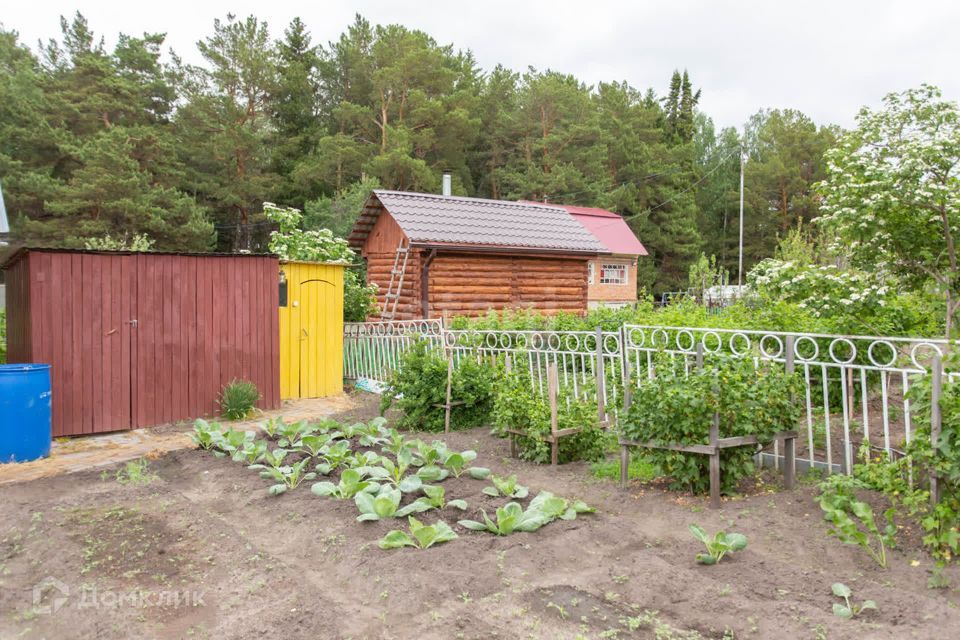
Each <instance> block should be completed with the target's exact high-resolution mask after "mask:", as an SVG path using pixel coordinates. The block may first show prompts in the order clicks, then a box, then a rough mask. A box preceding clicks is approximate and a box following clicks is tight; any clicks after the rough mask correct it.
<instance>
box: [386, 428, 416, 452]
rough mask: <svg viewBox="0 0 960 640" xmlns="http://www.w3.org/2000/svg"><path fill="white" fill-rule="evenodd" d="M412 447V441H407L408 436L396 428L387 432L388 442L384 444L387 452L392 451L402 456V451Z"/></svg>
mask: <svg viewBox="0 0 960 640" xmlns="http://www.w3.org/2000/svg"><path fill="white" fill-rule="evenodd" d="M409 448H410V443H409V442H407V440H406V438H404V437H403V435H401V434H400V432H399V431H397V430H396V429H390V430H389V431H388V432H387V442H386V444H384V445H383V451H385V452H387V453H392V454H393V455H394V456H396V457H398V458H399V457H400V453H401V452H402V451H407V450H409Z"/></svg>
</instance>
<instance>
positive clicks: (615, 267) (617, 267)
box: [600, 262, 630, 285]
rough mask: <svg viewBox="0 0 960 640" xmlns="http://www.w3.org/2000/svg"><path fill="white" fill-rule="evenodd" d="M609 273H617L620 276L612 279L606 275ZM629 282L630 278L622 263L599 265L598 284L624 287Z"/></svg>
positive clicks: (625, 266)
mask: <svg viewBox="0 0 960 640" xmlns="http://www.w3.org/2000/svg"><path fill="white" fill-rule="evenodd" d="M610 271H615V272H619V273H621V274H622V276H621V277H618V278H616V279H612V278H610V277H609V276H608V275H607V273H609V272H610ZM629 281H630V276H629V273H628V271H627V265H625V264H623V263H622V262H621V263H617V262H608V263H604V264H601V265H600V284H612V285H625V284H627V283H628V282H629Z"/></svg>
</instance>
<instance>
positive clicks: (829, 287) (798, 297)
mask: <svg viewBox="0 0 960 640" xmlns="http://www.w3.org/2000/svg"><path fill="white" fill-rule="evenodd" d="M747 283H748V284H749V285H750V287H751V288H752V289H753V290H754V291H756V292H757V293H759V294H760V295H761V296H762V297H765V298H767V299H770V300H784V301H786V302H792V303H794V304H796V305H797V306H799V307H800V308H802V309H806V310H807V311H808V312H809V313H810V314H811V315H812V316H813V317H815V318H833V317H839V316H868V315H870V316H872V315H875V314H876V312H877V310H878V307H884V306H886V305H887V304H888V302H889V301H890V299H891V298H892V297H894V296H895V295H896V292H895V291H894V289H893V288H892V287H891V286H890V284H889V283H888V282H886V281H885V280H884V278H883V277H882V276H881V275H879V274H877V273H868V272H865V271H856V270H843V269H838V268H837V267H835V266H833V265H817V264H802V263H800V262H796V261H792V260H787V261H784V260H776V259H773V258H768V259H767V260H764V261H762V262H760V263H759V264H757V265H756V266H755V267H754V268H753V269H752V270H751V271H750V273H748V274H747Z"/></svg>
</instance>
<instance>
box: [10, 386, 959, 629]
mask: <svg viewBox="0 0 960 640" xmlns="http://www.w3.org/2000/svg"><path fill="white" fill-rule="evenodd" d="M376 400H377V399H376V398H375V397H373V398H368V399H366V401H365V402H364V403H363V404H362V406H361V407H359V408H357V409H354V410H352V411H350V412H349V414H345V415H343V416H340V417H339V418H340V419H343V420H350V421H352V420H353V419H361V418H368V417H370V416H372V415H375V408H376ZM423 437H424V438H425V439H428V440H429V439H433V438H435V437H439V438H441V439H444V440H446V441H447V442H448V444H449V445H450V447H451V448H453V449H467V448H471V449H475V450H477V451H478V453H479V457H478V459H477V461H476V464H478V465H481V466H487V467H491V468H492V469H493V471H494V473H499V474H509V473H516V474H517V475H518V476H519V478H520V481H521V483H522V484H524V485H526V486H528V487H530V489H531V496H533V495H535V494H536V492H537V491H538V490H550V491H552V492H554V493H557V494H560V495H563V496H565V497H571V498H572V497H578V498H582V499H584V500H585V501H587V502H588V503H589V504H591V505H592V506H595V507H596V508H597V513H596V514H594V515H581V516H579V517H578V518H577V519H576V520H575V521H572V522H567V521H557V522H554V523H551V524H549V525H547V526H546V527H544V528H543V529H541V530H539V531H537V532H534V533H529V534H527V533H519V534H514V535H511V536H507V537H502V538H498V537H494V536H492V535H489V534H486V533H474V532H469V531H467V530H465V529H463V528H462V527H460V526H458V525H456V524H455V522H456V520H458V519H461V518H463V517H476V516H477V515H478V514H479V512H478V509H480V508H485V509H487V510H488V511H492V510H493V509H495V508H496V506H498V505H501V504H503V503H504V502H505V500H503V499H496V498H491V497H489V496H486V495H484V494H482V493H481V490H482V489H483V487H484V486H485V485H486V483H484V482H480V481H476V480H472V479H468V478H466V477H463V478H460V479H455V478H450V479H448V480H447V481H446V482H444V487H445V488H446V493H447V498H448V499H451V498H464V499H466V501H467V502H468V504H469V508H468V510H467V512H466V514H464V513H462V512H460V511H457V510H455V509H450V508H448V509H446V510H444V511H443V512H441V513H440V514H439V517H442V518H443V519H444V520H446V521H447V522H448V523H450V524H451V525H453V527H454V529H455V530H456V531H457V533H458V534H460V539H458V540H454V541H452V542H450V543H447V544H443V545H440V546H437V547H435V548H431V549H429V550H426V551H418V550H414V549H402V550H393V551H382V550H380V549H379V548H378V547H377V540H378V539H379V538H380V537H381V536H382V535H383V534H384V533H386V532H387V531H388V530H389V529H392V528H397V527H399V526H400V525H402V524H404V523H402V522H401V521H399V520H390V521H386V522H373V523H358V522H356V521H355V517H356V515H357V510H356V507H355V506H354V504H353V502H352V501H336V500H331V499H327V498H319V497H317V496H314V495H313V494H312V493H311V492H310V490H309V486H308V485H309V483H308V484H307V485H304V486H302V487H300V488H298V489H296V490H294V491H292V492H290V493H287V494H285V495H282V496H279V497H271V496H269V495H267V491H266V487H267V486H268V481H266V480H263V479H261V478H260V477H258V475H257V473H256V472H253V471H249V470H247V469H246V468H245V467H244V465H242V464H238V463H235V462H231V461H230V460H229V459H227V458H215V457H214V456H213V455H211V454H210V453H207V452H202V451H196V450H185V451H179V452H174V453H168V454H166V455H163V456H161V457H159V458H157V459H155V460H153V461H151V463H150V465H149V467H148V473H149V474H153V475H154V476H155V477H154V478H153V479H152V480H151V481H150V482H149V483H147V484H140V485H136V484H131V483H127V484H121V483H119V482H117V481H116V480H115V478H114V475H113V471H115V470H110V472H109V473H104V472H101V471H99V470H98V471H95V472H94V471H91V472H82V473H77V474H73V475H70V476H61V477H54V478H45V479H40V480H35V481H31V482H24V483H18V484H14V485H9V486H6V487H4V488H3V489H2V491H3V500H2V502H0V612H2V613H0V638H14V637H23V638H67V637H96V638H130V637H142V638H183V637H190V638H218V639H219V638H237V639H241V638H243V639H247V638H250V639H252V638H265V637H281V636H282V637H284V638H290V639H296V638H305V639H306V638H310V639H314V638H331V639H334V638H335V639H341V638H342V639H346V638H353V639H355V640H359V639H362V638H369V639H383V640H388V639H393V638H401V639H402V638H416V639H418V640H421V639H432V638H438V639H440V638H442V639H449V638H476V639H484V640H488V639H491V638H550V639H553V638H558V639H559V638H570V639H574V638H653V637H654V636H655V634H658V635H656V637H657V638H669V637H676V638H687V637H698V636H697V635H696V634H699V636H700V637H705V638H722V637H724V633H725V632H726V633H728V634H729V635H728V637H730V636H732V637H736V638H817V637H829V638H831V639H834V638H952V637H960V611H958V608H957V607H958V605H960V591H958V590H957V588H956V587H958V586H960V575H958V573H957V571H956V568H951V569H950V570H949V571H948V576H949V578H950V581H951V588H947V589H937V590H931V589H928V588H927V579H928V577H929V575H930V574H929V572H930V570H931V569H932V567H933V563H932V561H931V560H930V559H929V558H928V557H927V556H925V555H924V553H923V552H922V550H921V549H920V548H919V545H918V543H917V542H916V536H915V535H909V536H906V540H905V543H906V544H905V546H903V547H902V548H900V549H897V550H895V551H893V552H892V554H891V555H892V558H891V562H890V568H889V569H887V570H883V569H880V568H879V567H877V566H876V565H875V564H874V563H873V562H872V561H871V560H870V559H869V558H868V557H867V556H866V554H865V553H864V552H862V551H861V550H860V549H858V548H856V547H852V546H847V545H844V544H842V543H840V542H839V541H837V540H835V539H833V538H830V537H828V536H827V534H826V526H825V524H824V522H823V520H822V517H821V514H820V509H819V507H818V506H817V504H816V502H815V501H814V490H813V488H812V487H811V486H809V485H801V486H800V488H798V489H797V490H795V491H792V492H782V491H779V490H777V489H776V488H775V487H773V486H771V485H765V484H759V485H756V486H754V487H752V488H751V495H749V496H746V497H740V498H736V499H730V500H725V501H724V506H723V508H722V509H721V510H719V511H713V510H710V509H708V508H707V506H706V501H705V500H704V499H702V498H700V497H694V496H689V495H683V494H678V493H672V492H668V491H665V490H663V489H662V488H661V487H660V486H659V485H657V484H647V485H640V484H634V485H633V486H631V488H630V489H629V490H627V491H621V490H619V489H618V487H617V485H616V484H615V483H614V482H610V481H605V480H596V479H593V478H592V476H591V474H590V470H589V466H588V465H586V464H582V463H575V464H569V465H563V466H561V467H559V468H551V467H549V466H537V465H532V464H529V463H526V462H522V461H518V460H513V459H510V458H509V457H508V452H509V444H508V443H507V442H506V441H504V440H499V439H496V438H494V437H492V436H490V435H489V433H488V430H487V429H474V430H471V431H467V432H461V433H455V434H451V435H449V436H448V437H446V438H444V437H443V435H442V434H439V435H436V434H426V435H425V436H423ZM528 500H529V499H527V500H524V501H522V502H523V503H524V504H526V503H527V501H528ZM421 517H422V519H423V520H424V521H426V522H433V521H434V520H436V519H437V518H438V514H437V513H436V512H429V513H425V514H421ZM694 522H695V523H698V524H700V525H702V526H703V527H704V528H706V529H707V530H708V531H710V532H713V531H715V530H717V529H720V528H726V529H727V530H732V531H738V532H741V533H744V534H746V535H747V536H748V538H749V546H748V548H747V549H746V550H745V551H743V552H740V553H737V554H734V555H732V556H728V557H727V558H725V559H724V560H723V562H721V563H720V564H719V565H717V566H713V567H706V566H700V565H697V564H696V563H695V562H694V555H695V554H696V553H698V552H699V551H701V549H700V548H698V546H697V545H698V544H699V543H697V542H696V541H695V540H694V539H693V538H692V536H691V535H690V533H689V532H688V531H687V526H688V525H689V524H690V523H694ZM54 579H55V580H59V581H60V583H55V582H53V580H54ZM837 581H840V582H844V583H846V584H847V585H849V586H850V587H851V588H852V589H853V592H854V600H855V601H857V602H859V601H862V600H864V599H872V600H875V601H876V602H877V605H878V607H879V610H878V611H875V612H867V613H865V614H863V615H862V616H861V617H859V618H857V619H855V620H842V619H840V618H837V617H835V616H834V615H833V614H832V613H831V607H832V605H833V603H834V602H837V599H836V598H834V597H833V596H832V595H831V593H830V585H831V583H833V582H837ZM37 585H40V587H39V588H37V589H34V587H35V586H37ZM61 590H66V591H67V592H68V593H63V592H62V591H61ZM54 608H56V609H57V610H56V611H55V612H54V611H52V609H54ZM652 612H656V613H652ZM658 626H659V627H660V631H659V632H658V631H657V627H658ZM667 627H669V628H671V629H673V630H674V631H673V633H674V635H669V633H668V632H667V631H665V629H666V628H667Z"/></svg>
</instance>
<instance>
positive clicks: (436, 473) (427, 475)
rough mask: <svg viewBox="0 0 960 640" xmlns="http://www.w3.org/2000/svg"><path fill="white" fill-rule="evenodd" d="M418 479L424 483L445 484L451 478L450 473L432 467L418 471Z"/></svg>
mask: <svg viewBox="0 0 960 640" xmlns="http://www.w3.org/2000/svg"><path fill="white" fill-rule="evenodd" d="M417 477H419V478H420V479H421V480H423V481H424V482H443V481H444V480H446V479H447V478H449V477H450V472H449V471H447V470H446V469H441V468H440V467H436V466H433V465H430V466H428V467H420V468H419V469H417Z"/></svg>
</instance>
